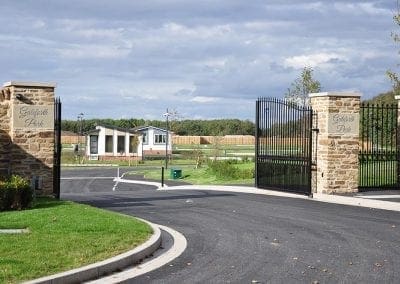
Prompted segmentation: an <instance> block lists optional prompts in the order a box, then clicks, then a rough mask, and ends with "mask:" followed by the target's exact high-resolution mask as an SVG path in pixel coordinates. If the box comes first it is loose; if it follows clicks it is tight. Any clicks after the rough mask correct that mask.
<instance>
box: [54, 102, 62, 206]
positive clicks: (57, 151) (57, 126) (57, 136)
mask: <svg viewBox="0 0 400 284" xmlns="http://www.w3.org/2000/svg"><path fill="white" fill-rule="evenodd" d="M60 178H61V101H60V98H56V99H55V101H54V159H53V194H54V197H55V198H57V199H60Z"/></svg>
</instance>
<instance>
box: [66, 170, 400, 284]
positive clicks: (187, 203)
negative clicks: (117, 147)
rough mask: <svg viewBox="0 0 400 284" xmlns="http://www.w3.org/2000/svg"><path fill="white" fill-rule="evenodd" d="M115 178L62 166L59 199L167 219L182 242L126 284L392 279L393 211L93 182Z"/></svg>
mask: <svg viewBox="0 0 400 284" xmlns="http://www.w3.org/2000/svg"><path fill="white" fill-rule="evenodd" d="M115 175H116V169H111V170H110V169H94V170H91V169H79V170H65V169H63V170H62V177H63V178H70V179H63V180H62V183H61V191H62V199H69V200H74V201H79V202H85V203H89V204H91V205H94V206H97V207H101V208H105V209H109V210H113V211H117V212H122V213H125V214H129V215H134V216H138V217H140V218H144V219H147V220H149V221H151V222H154V223H158V224H162V225H166V226H169V227H172V228H173V229H175V230H178V231H180V232H181V233H183V234H184V235H185V237H186V238H187V240H188V247H187V249H186V251H185V252H184V253H183V254H182V255H181V256H180V257H179V258H177V259H176V260H175V261H173V262H172V263H170V264H167V265H165V266H164V267H162V268H160V269H158V270H156V271H153V272H151V273H148V274H145V275H143V276H140V277H139V278H136V279H134V280H132V283H313V282H314V281H315V282H314V283H400V269H399V268H400V213H399V212H392V211H385V210H374V209H368V208H360V207H352V206H343V205H336V204H327V203H322V202H315V201H312V200H304V199H293V198H282V197H274V196H259V195H251V194H238V193H226V192H212V191H156V190H155V188H154V187H152V186H143V185H134V184H118V186H117V188H116V189H115V191H112V188H113V186H114V184H115V183H114V182H113V181H112V179H111V178H110V179H98V177H112V176H115ZM75 177H80V179H77V178H75ZM83 177H87V178H84V179H82V178H83ZM96 177H97V178H96Z"/></svg>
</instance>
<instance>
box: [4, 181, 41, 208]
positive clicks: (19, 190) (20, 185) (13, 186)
mask: <svg viewBox="0 0 400 284" xmlns="http://www.w3.org/2000/svg"><path fill="white" fill-rule="evenodd" d="M32 202H33V190H32V189H31V186H30V183H29V181H28V180H26V179H24V178H23V177H21V176H18V175H12V176H11V177H9V178H8V179H6V180H4V181H0V211H7V210H21V209H25V208H29V207H30V206H31V205H32Z"/></svg>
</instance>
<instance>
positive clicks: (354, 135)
mask: <svg viewBox="0 0 400 284" xmlns="http://www.w3.org/2000/svg"><path fill="white" fill-rule="evenodd" d="M360 96H361V94H358V93H347V92H343V93H342V92H340V93H338V92H325V93H315V94H310V99H311V106H312V108H313V110H314V111H315V112H316V113H317V116H318V118H317V120H318V122H317V124H318V129H319V134H318V137H317V141H316V152H317V172H316V189H314V192H316V193H326V194H350V193H354V192H357V191H358V170H359V169H358V152H359V120H360V119H359V112H360Z"/></svg>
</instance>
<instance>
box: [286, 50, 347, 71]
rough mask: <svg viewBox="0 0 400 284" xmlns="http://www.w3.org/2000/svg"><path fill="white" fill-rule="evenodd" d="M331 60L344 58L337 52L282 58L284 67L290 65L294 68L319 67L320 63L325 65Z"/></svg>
mask: <svg viewBox="0 0 400 284" xmlns="http://www.w3.org/2000/svg"><path fill="white" fill-rule="evenodd" d="M332 60H346V58H345V57H343V56H341V55H339V54H337V53H324V52H322V53H315V54H309V55H298V56H293V57H289V58H286V59H285V60H284V66H285V67H292V68H295V69H300V68H304V67H313V68H314V67H321V65H326V64H327V63H329V62H330V61H332Z"/></svg>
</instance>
